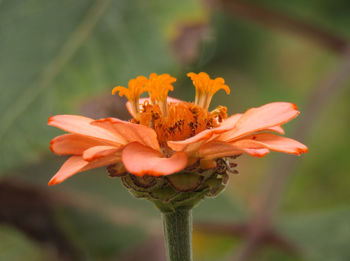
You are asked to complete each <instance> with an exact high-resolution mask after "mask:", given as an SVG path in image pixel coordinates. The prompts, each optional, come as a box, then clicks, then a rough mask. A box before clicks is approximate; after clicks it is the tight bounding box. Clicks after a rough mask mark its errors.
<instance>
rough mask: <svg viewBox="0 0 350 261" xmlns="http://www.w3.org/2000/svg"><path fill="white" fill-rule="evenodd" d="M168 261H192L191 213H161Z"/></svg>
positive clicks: (184, 210)
mask: <svg viewBox="0 0 350 261" xmlns="http://www.w3.org/2000/svg"><path fill="white" fill-rule="evenodd" d="M162 219H163V227H164V237H165V245H166V252H167V258H168V261H192V260H193V259H192V212H191V210H187V209H181V210H180V209H178V210H175V211H174V212H166V213H162Z"/></svg>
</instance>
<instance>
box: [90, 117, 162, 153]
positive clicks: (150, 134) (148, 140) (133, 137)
mask: <svg viewBox="0 0 350 261" xmlns="http://www.w3.org/2000/svg"><path fill="white" fill-rule="evenodd" d="M91 124H92V125H96V126H100V127H102V128H105V129H107V130H109V131H110V132H111V133H113V134H114V135H116V136H120V137H123V139H124V144H128V143H131V142H139V143H141V144H143V145H146V146H148V147H151V148H153V149H155V150H160V147H159V143H158V139H157V134H156V132H155V131H154V130H153V129H151V128H149V127H147V126H144V125H140V124H134V123H131V122H127V121H122V120H119V119H116V118H106V119H101V120H96V121H94V122H92V123H91Z"/></svg>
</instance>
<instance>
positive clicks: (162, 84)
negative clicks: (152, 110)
mask: <svg viewBox="0 0 350 261" xmlns="http://www.w3.org/2000/svg"><path fill="white" fill-rule="evenodd" d="M175 81H176V79H175V78H174V77H172V76H170V75H169V74H167V73H164V74H160V75H157V74H156V73H151V75H150V77H149V80H148V82H147V84H146V87H145V90H146V91H148V93H149V96H150V98H151V101H152V102H153V103H155V102H156V101H166V99H167V97H168V92H169V91H173V90H174V87H173V86H172V83H174V82H175Z"/></svg>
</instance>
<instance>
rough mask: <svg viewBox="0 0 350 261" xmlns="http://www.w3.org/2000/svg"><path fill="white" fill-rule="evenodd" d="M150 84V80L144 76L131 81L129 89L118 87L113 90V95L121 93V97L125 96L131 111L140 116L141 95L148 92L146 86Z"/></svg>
mask: <svg viewBox="0 0 350 261" xmlns="http://www.w3.org/2000/svg"><path fill="white" fill-rule="evenodd" d="M147 82H148V79H147V78H146V77H144V76H138V77H136V79H131V80H130V81H129V83H128V88H125V87H123V86H116V87H114V88H113V90H112V95H114V94H116V93H117V92H119V96H120V97H121V96H125V97H126V98H127V99H128V100H129V102H130V104H131V110H132V111H133V113H134V115H138V113H139V108H138V107H139V98H140V95H141V94H142V93H143V92H145V91H146V89H145V85H146V83H147Z"/></svg>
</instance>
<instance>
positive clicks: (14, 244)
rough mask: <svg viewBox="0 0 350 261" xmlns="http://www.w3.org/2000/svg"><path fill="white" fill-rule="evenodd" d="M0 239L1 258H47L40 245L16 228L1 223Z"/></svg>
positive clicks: (29, 259) (12, 259)
mask: <svg viewBox="0 0 350 261" xmlns="http://www.w3.org/2000/svg"><path fill="white" fill-rule="evenodd" d="M0 241H1V244H0V260H11V261H21V260H28V261H39V260H42V261H44V260H47V259H45V254H44V253H43V251H42V250H41V249H40V248H39V246H38V245H37V244H35V243H34V242H32V241H30V240H28V238H26V237H25V235H23V234H22V233H21V232H20V231H17V230H16V229H13V228H10V227H7V226H5V225H1V226H0ZM46 258H48V256H46Z"/></svg>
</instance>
